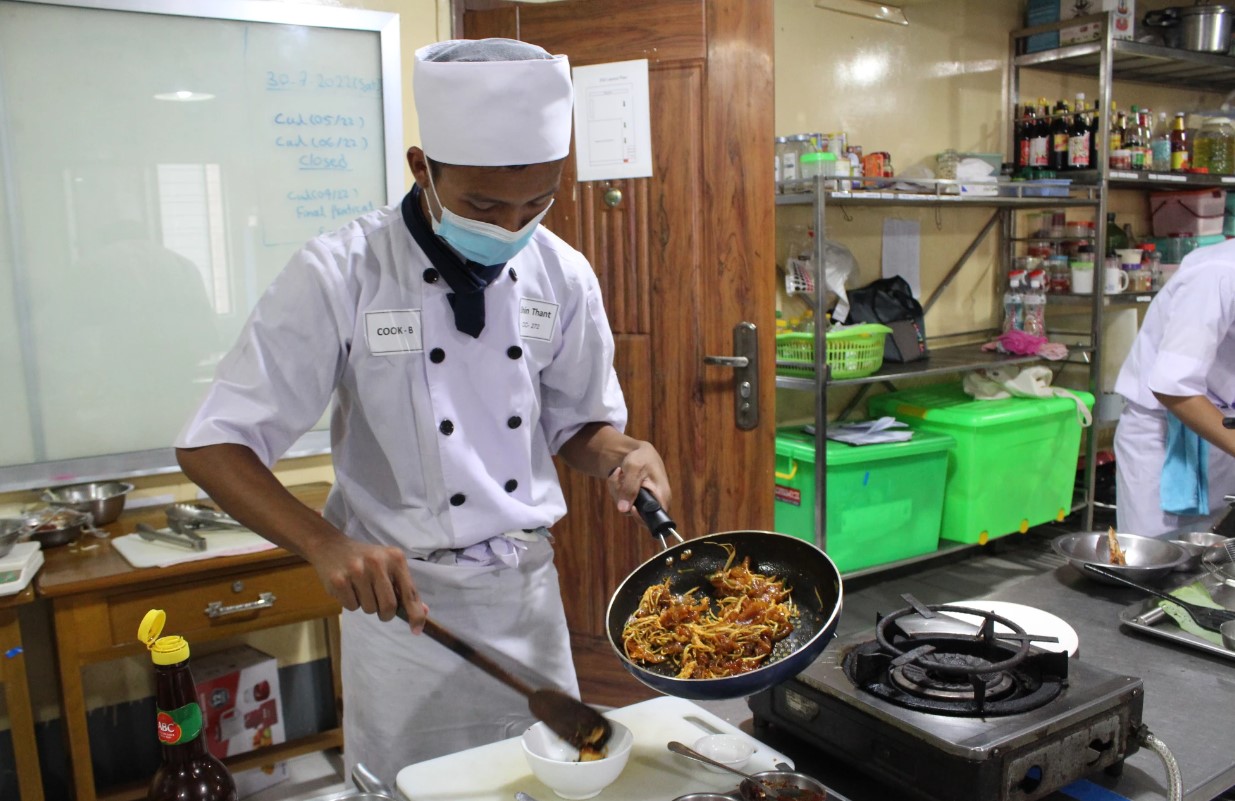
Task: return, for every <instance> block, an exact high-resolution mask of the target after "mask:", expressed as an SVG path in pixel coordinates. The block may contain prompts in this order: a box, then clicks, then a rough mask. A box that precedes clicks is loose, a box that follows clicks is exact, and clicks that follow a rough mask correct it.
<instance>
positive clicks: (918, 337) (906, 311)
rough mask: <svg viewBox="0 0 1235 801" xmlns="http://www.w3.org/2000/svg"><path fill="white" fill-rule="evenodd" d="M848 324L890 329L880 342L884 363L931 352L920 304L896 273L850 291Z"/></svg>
mask: <svg viewBox="0 0 1235 801" xmlns="http://www.w3.org/2000/svg"><path fill="white" fill-rule="evenodd" d="M845 322H846V323H848V324H851V325H852V324H856V323H882V324H884V325H886V326H887V327H888V328H891V329H892V333H891V334H888V336H887V338H886V339H884V341H883V360H884V361H885V362H913V361H917V360H918V359H925V358H926V357H927V356H928V355H930V354H929V353H928V351H927V349H926V323H925V320H924V314H923V311H922V304H921V303H918V299H917V298H915V297H914V296H913V290H912V289H910V287H909V282H908V281H906V280H905V279H904V278H901V277H900V276H899V275H898V276H894V277H892V278H881V279H879V280H878V281H873V282H871V283H869V284H867V285H866V286H864V287H861V288H859V289H854V290H852V291H851V292H850V293H849V318H848V319H847V320H846V321H845Z"/></svg>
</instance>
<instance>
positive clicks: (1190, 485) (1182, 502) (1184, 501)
mask: <svg viewBox="0 0 1235 801" xmlns="http://www.w3.org/2000/svg"><path fill="white" fill-rule="evenodd" d="M1159 494H1160V497H1161V502H1162V511H1164V512H1166V513H1167V514H1171V515H1207V514H1209V443H1208V442H1206V441H1205V440H1204V439H1202V438H1201V436H1200V434H1197V433H1196V432H1195V431H1193V430H1192V429H1190V428H1188V427H1187V426H1186V425H1184V424H1183V423H1181V422H1180V421H1179V418H1178V417H1176V416H1175V415H1173V414H1171V413H1170V412H1167V413H1166V461H1165V462H1163V464H1162V484H1161V487H1160V489H1159Z"/></svg>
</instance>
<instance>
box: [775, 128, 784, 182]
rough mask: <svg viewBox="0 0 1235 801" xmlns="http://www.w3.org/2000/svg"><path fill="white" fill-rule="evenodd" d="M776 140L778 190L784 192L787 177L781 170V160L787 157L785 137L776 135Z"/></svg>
mask: <svg viewBox="0 0 1235 801" xmlns="http://www.w3.org/2000/svg"><path fill="white" fill-rule="evenodd" d="M775 142H776V145H775V148H774V149H775V151H776V172H775V175H776V191H777V192H783V191H785V190H784V183H785V178H784V175H783V173H782V170H781V162H782V161H784V158H785V137H783V136H778V137H776V139H775Z"/></svg>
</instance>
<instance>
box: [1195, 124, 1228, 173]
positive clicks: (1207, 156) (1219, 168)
mask: <svg viewBox="0 0 1235 801" xmlns="http://www.w3.org/2000/svg"><path fill="white" fill-rule="evenodd" d="M1230 123H1231V121H1230V120H1229V119H1227V118H1226V117H1213V118H1211V119H1209V120H1206V121H1205V123H1204V124H1203V125H1202V126H1201V131H1200V133H1199V134H1197V137H1196V142H1195V143H1193V147H1192V169H1194V170H1199V169H1204V170H1206V171H1207V172H1208V173H1209V174H1210V175H1230V174H1231V152H1230V151H1231V124H1230Z"/></svg>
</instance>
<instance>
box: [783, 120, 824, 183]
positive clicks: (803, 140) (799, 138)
mask: <svg viewBox="0 0 1235 801" xmlns="http://www.w3.org/2000/svg"><path fill="white" fill-rule="evenodd" d="M816 149H817V148H816V147H815V146H814V142H813V140H812V138H811V135H810V134H793V135H792V136H786V137H785V150H784V153H783V155H782V156H781V162H780V176H781V186H783V187H784V191H785V192H786V193H792V192H801V191H803V190H804V189H805V188H806V187H805V184H804V183H803V181H802V172H801V164H800V162H801V159H802V156H804V155H806V154H807V153H812V152H814V151H815V150H816Z"/></svg>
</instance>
